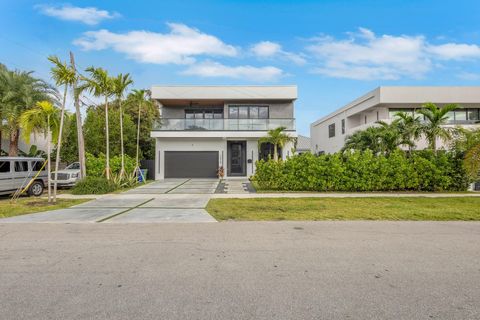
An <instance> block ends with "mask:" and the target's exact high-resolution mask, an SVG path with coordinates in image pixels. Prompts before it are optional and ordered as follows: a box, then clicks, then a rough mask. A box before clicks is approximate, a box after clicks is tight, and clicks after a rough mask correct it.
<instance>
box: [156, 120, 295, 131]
mask: <svg viewBox="0 0 480 320" xmlns="http://www.w3.org/2000/svg"><path fill="white" fill-rule="evenodd" d="M278 127H285V128H286V130H287V131H294V130H295V119H161V120H160V121H158V122H157V123H155V124H154V126H153V131H267V130H272V129H276V128H278Z"/></svg>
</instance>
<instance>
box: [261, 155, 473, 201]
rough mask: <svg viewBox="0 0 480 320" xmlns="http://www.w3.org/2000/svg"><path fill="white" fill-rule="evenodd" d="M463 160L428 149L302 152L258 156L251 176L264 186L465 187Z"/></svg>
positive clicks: (313, 188) (287, 188)
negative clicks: (282, 157)
mask: <svg viewBox="0 0 480 320" xmlns="http://www.w3.org/2000/svg"><path fill="white" fill-rule="evenodd" d="M462 159H463V158H462V156H461V155H460V154H456V153H453V152H439V153H438V154H437V155H435V154H434V153H433V152H431V151H416V152H413V154H411V155H410V156H407V154H406V153H405V152H403V151H401V150H398V151H395V152H393V153H392V154H390V155H388V156H385V155H374V154H373V153H372V152H371V151H370V150H367V151H364V152H361V151H355V152H345V153H335V154H327V155H319V156H315V155H312V154H310V153H305V154H301V155H296V156H293V157H290V158H288V159H287V160H286V161H278V162H275V161H272V160H269V161H263V160H260V161H257V163H256V166H257V168H256V172H255V175H254V176H253V177H252V180H254V181H256V184H257V186H258V187H259V188H260V189H262V190H278V191H350V192H351V191H465V190H467V188H468V183H469V180H468V177H467V174H466V172H465V169H464V167H463V161H462Z"/></svg>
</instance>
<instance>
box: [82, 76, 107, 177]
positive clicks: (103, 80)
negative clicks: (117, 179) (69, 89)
mask: <svg viewBox="0 0 480 320" xmlns="http://www.w3.org/2000/svg"><path fill="white" fill-rule="evenodd" d="M85 71H86V72H88V73H89V75H90V77H83V78H82V80H83V81H84V83H83V84H82V85H81V86H80V87H79V88H80V91H82V90H88V91H89V92H90V93H92V94H93V95H94V96H96V97H103V98H104V99H105V101H104V104H105V145H106V150H105V158H106V159H105V160H106V163H105V175H106V177H107V180H110V136H109V135H110V131H109V130H108V99H109V98H110V97H111V96H112V95H113V84H112V78H110V77H109V75H108V72H107V70H105V69H102V68H95V67H89V68H87V69H85Z"/></svg>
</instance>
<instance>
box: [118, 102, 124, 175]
mask: <svg viewBox="0 0 480 320" xmlns="http://www.w3.org/2000/svg"><path fill="white" fill-rule="evenodd" d="M118 107H119V109H120V154H121V157H122V166H121V168H120V178H123V174H124V173H125V152H124V150H123V111H122V101H121V98H120V99H118Z"/></svg>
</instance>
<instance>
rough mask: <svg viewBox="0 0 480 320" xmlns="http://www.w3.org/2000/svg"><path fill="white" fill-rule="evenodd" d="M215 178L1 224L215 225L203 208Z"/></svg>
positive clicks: (165, 184) (147, 188)
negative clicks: (170, 223) (193, 223)
mask: <svg viewBox="0 0 480 320" xmlns="http://www.w3.org/2000/svg"><path fill="white" fill-rule="evenodd" d="M217 185H218V180H217V179H167V180H161V181H155V182H152V183H149V184H146V185H143V186H140V187H137V188H135V189H131V190H129V191H126V192H123V193H120V194H112V195H109V196H106V197H103V198H99V199H96V200H92V201H89V202H85V203H82V204H79V205H76V206H73V207H71V208H68V209H61V210H52V211H46V212H42V213H34V214H26V215H22V216H17V217H12V218H6V219H1V220H0V223H29V222H44V223H95V222H97V223H164V222H179V223H188V222H216V220H215V219H214V218H213V217H212V216H210V215H209V214H208V213H207V211H205V207H206V206H207V203H208V201H209V200H210V197H211V194H213V193H214V192H215V189H216V187H217Z"/></svg>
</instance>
